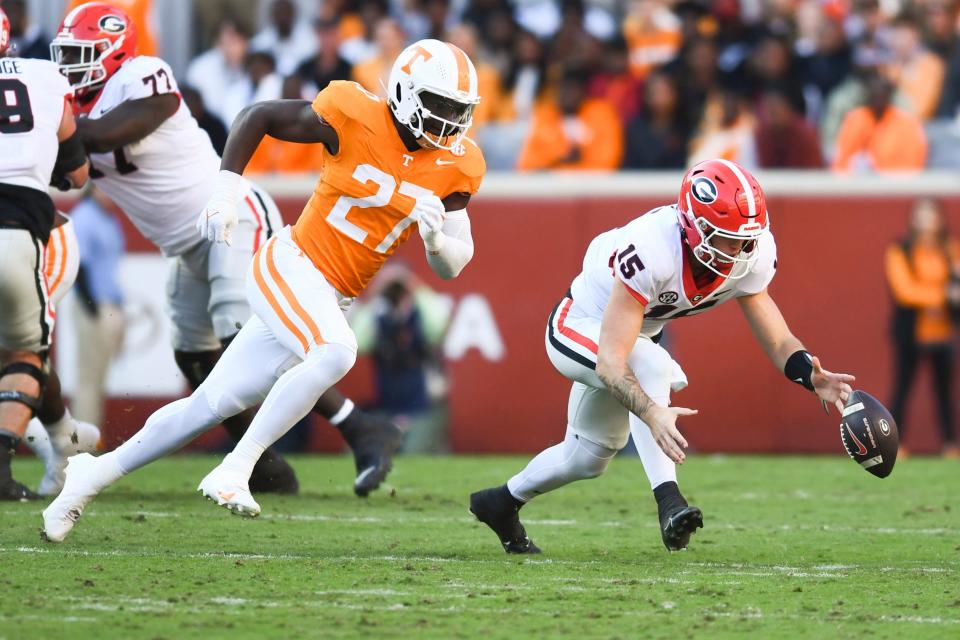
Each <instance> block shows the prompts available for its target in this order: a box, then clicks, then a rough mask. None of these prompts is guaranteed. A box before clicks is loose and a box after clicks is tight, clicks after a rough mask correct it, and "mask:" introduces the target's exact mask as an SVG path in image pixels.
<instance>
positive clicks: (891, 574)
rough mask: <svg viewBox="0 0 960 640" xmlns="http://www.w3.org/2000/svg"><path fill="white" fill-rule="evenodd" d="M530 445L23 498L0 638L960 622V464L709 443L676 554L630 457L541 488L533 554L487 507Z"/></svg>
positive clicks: (612, 631)
mask: <svg viewBox="0 0 960 640" xmlns="http://www.w3.org/2000/svg"><path fill="white" fill-rule="evenodd" d="M525 460H526V459H525V458H506V457H470V458H467V457H459V458H454V457H446V458H403V459H401V460H399V461H398V465H397V469H396V470H395V472H394V473H393V475H392V476H391V477H390V483H391V485H392V487H393V489H392V490H391V488H389V487H388V488H387V490H385V491H380V492H378V493H377V494H375V495H374V496H372V497H371V498H370V499H368V500H360V499H357V498H355V497H354V496H353V494H352V492H351V490H350V481H351V478H352V463H351V461H350V460H348V459H347V458H330V457H304V458H297V459H295V460H294V466H295V467H296V468H297V470H298V472H299V475H300V479H301V485H302V487H303V488H304V492H303V494H302V495H301V496H299V497H286V498H276V497H261V505H262V506H263V509H264V514H263V515H262V516H261V517H260V518H259V519H256V520H243V519H241V518H237V517H234V516H231V515H230V514H229V513H228V512H227V511H225V510H223V509H220V508H218V507H215V506H213V505H212V503H208V502H205V501H203V500H202V499H201V498H199V497H198V496H197V494H195V493H193V490H194V488H195V487H196V484H197V482H198V481H199V479H200V478H202V477H203V475H204V474H205V473H206V471H207V470H208V469H209V468H211V467H212V466H213V465H214V464H215V463H214V459H213V458H208V457H192V456H190V457H178V458H173V459H170V460H165V461H161V462H159V463H157V464H155V465H153V466H152V467H148V468H147V469H144V470H142V471H140V472H138V473H136V474H134V475H133V476H132V477H130V478H127V479H126V480H124V481H123V482H121V483H120V484H119V485H117V486H116V487H114V488H112V489H111V490H110V491H108V492H107V493H105V494H104V495H102V496H101V497H100V498H99V499H98V500H97V501H95V502H94V503H93V504H92V505H91V506H90V507H88V510H87V513H86V514H85V515H84V517H83V519H82V520H81V522H80V524H79V525H78V526H77V528H76V529H75V530H74V532H73V534H72V535H71V537H70V538H68V539H67V541H66V542H65V543H64V544H62V545H59V546H57V545H50V544H46V543H42V542H41V541H40V538H39V535H38V531H39V525H40V511H41V509H42V507H43V505H40V504H8V503H2V504H0V511H2V513H3V517H2V519H0V590H2V592H3V594H4V597H3V599H2V604H0V638H10V639H12V638H24V639H31V640H32V639H40V638H98V639H101V638H134V637H143V638H170V639H174V638H205V639H210V638H221V637H229V638H232V639H237V638H267V637H277V638H318V637H322V638H341V637H343V638H346V637H364V638H388V637H390V638H393V637H406V638H410V639H413V638H418V639H419V638H480V637H483V638H551V637H567V638H588V637H589V638H594V637H596V638H678V637H690V636H702V637H709V638H711V639H713V638H726V637H745V636H751V637H758V638H774V637H776V638H785V637H789V638H831V637H843V638H850V637H865V638H866V637H871V638H875V637H883V638H887V637H889V638H894V637H896V638H901V639H913V638H938V639H942V638H960V505H958V501H957V499H956V498H957V494H958V490H960V464H957V463H955V462H952V463H951V462H945V461H941V460H933V459H930V460H924V459H909V460H906V461H903V462H902V463H900V464H899V466H898V468H897V469H896V470H895V472H894V473H893V475H892V476H891V477H890V478H888V479H886V480H878V479H876V478H874V477H872V476H869V475H868V474H866V473H864V472H863V471H861V470H860V469H859V468H857V467H856V466H855V465H854V464H853V463H851V462H850V461H849V460H847V459H845V458H844V457H841V456H839V455H838V456H835V457H832V458H829V459H827V458H760V457H694V458H693V459H691V460H690V461H689V462H688V463H687V464H686V465H685V467H684V469H683V470H682V471H683V472H682V476H681V481H682V486H683V487H684V488H685V490H686V493H687V496H688V498H690V499H691V501H692V502H694V503H695V504H698V505H699V506H700V507H701V508H702V509H703V511H704V514H705V517H706V528H705V529H704V530H701V531H700V532H699V533H698V534H697V535H695V536H694V538H693V542H692V544H691V547H690V549H689V550H688V551H686V552H683V553H675V554H669V553H667V552H666V551H665V550H664V549H663V547H662V544H661V542H660V538H659V534H658V531H657V528H656V526H657V525H656V520H655V514H656V508H655V505H654V501H653V497H652V495H651V494H650V492H649V490H648V488H647V485H646V480H645V478H644V476H643V472H642V469H641V467H640V465H639V463H638V462H637V461H636V459H631V458H620V459H618V460H616V461H615V463H614V464H613V465H612V466H611V468H610V470H609V472H608V473H607V474H606V475H605V476H603V477H602V478H599V479H596V480H592V481H588V482H581V483H578V484H576V485H572V486H569V487H566V488H564V489H562V490H560V491H558V492H556V493H554V494H550V495H548V496H545V497H542V498H539V499H538V500H536V501H534V503H532V504H531V505H529V506H527V507H526V508H525V509H524V511H523V515H524V516H525V521H526V524H527V529H528V532H529V533H530V535H531V537H532V538H533V539H534V540H535V541H536V542H537V543H538V544H539V545H540V546H541V547H543V549H544V554H543V555H541V556H535V557H532V558H517V557H510V556H507V555H506V554H504V553H503V552H502V551H501V549H500V546H499V544H498V542H497V540H496V538H495V537H494V535H493V534H492V533H491V532H490V531H489V530H487V529H486V528H485V527H483V526H482V525H480V524H479V523H477V522H476V521H474V520H473V519H472V518H470V517H469V514H468V513H467V506H466V504H467V496H468V494H469V493H470V492H471V491H472V490H474V489H477V488H482V487H486V486H490V485H494V484H498V483H500V482H502V481H503V480H504V479H505V478H506V477H507V476H508V475H510V474H511V473H513V472H514V471H516V470H517V469H519V468H520V466H521V465H522V464H523V463H524V462H525ZM16 468H17V470H18V475H19V476H20V478H21V479H22V480H24V481H27V480H29V481H30V482H35V481H36V480H37V479H39V475H40V471H41V470H40V467H39V465H38V464H36V463H35V462H32V461H29V460H18V461H17V462H16Z"/></svg>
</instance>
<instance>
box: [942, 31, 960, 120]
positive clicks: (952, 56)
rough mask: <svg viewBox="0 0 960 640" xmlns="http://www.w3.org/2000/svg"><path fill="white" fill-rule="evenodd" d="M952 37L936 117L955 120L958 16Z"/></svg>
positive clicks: (959, 106)
mask: <svg viewBox="0 0 960 640" xmlns="http://www.w3.org/2000/svg"><path fill="white" fill-rule="evenodd" d="M954 29H955V31H954V37H953V41H952V45H951V47H950V51H949V53H948V57H947V70H946V77H945V78H944V81H943V90H942V91H941V92H940V105H939V106H938V107H937V116H939V117H940V118H957V117H958V116H960V37H958V36H960V14H958V15H957V19H956V23H955V25H954Z"/></svg>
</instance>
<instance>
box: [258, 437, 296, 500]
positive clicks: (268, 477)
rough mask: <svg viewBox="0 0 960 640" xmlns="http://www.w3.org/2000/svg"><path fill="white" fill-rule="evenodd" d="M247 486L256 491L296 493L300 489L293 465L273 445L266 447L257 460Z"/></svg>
mask: <svg viewBox="0 0 960 640" xmlns="http://www.w3.org/2000/svg"><path fill="white" fill-rule="evenodd" d="M247 486H248V487H249V488H250V491H256V492H257V493H278V494H286V495H296V494H297V492H298V491H300V482H299V481H298V480H297V474H296V473H295V472H294V470H293V467H291V466H290V463H289V462H287V461H286V460H284V459H283V457H282V456H281V455H280V453H279V452H278V451H276V450H275V449H274V448H273V447H268V448H267V450H266V451H264V452H263V455H262V456H260V459H259V460H257V464H256V465H254V467H253V472H252V473H251V474H250V479H249V480H248V481H247Z"/></svg>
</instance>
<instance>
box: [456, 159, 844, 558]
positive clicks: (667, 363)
mask: <svg viewBox="0 0 960 640" xmlns="http://www.w3.org/2000/svg"><path fill="white" fill-rule="evenodd" d="M776 269H777V246H776V243H775V242H774V240H773V234H771V233H770V223H769V218H768V216H767V203H766V198H765V197H764V195H763V190H762V189H761V188H760V184H759V183H758V182H757V180H756V179H755V178H754V177H753V176H752V175H750V173H749V172H747V171H746V170H745V169H744V168H743V167H741V166H739V165H737V164H735V163H733V162H729V161H727V160H708V161H706V162H701V163H700V164H698V165H696V166H694V167H692V168H691V169H690V170H689V171H688V172H687V174H686V175H685V176H684V178H683V182H682V183H681V186H680V197H679V199H678V201H677V203H676V204H675V205H668V206H663V207H658V208H656V209H654V210H652V211H650V212H649V213H647V214H645V215H643V216H641V217H639V218H637V219H635V220H633V221H631V222H630V223H628V224H626V225H624V226H623V227H620V228H618V229H612V230H610V231H607V232H605V233H602V234H600V235H599V236H597V237H596V238H594V239H593V241H592V242H591V243H590V246H589V247H588V248H587V254H586V256H584V259H583V271H582V272H581V273H580V275H579V276H577V277H576V278H575V279H574V280H573V283H572V284H571V285H570V291H569V292H568V293H567V295H566V297H565V298H563V299H562V300H561V301H560V303H559V304H558V305H557V307H556V309H554V311H553V313H552V314H551V315H550V321H549V323H548V325H547V331H546V346H547V355H548V356H549V358H550V362H551V363H552V364H553V366H554V367H556V369H557V371H559V372H560V374H561V375H563V376H564V377H566V378H567V379H569V380H570V381H571V382H572V383H573V384H572V386H571V389H570V396H569V400H568V403H567V432H566V436H565V437H564V439H563V442H561V443H559V444H557V445H554V446H553V447H550V448H549V449H546V450H545V451H543V452H541V453H540V454H539V455H537V456H536V457H535V458H534V459H533V460H531V461H530V463H529V464H527V466H526V468H524V469H523V470H522V471H520V473H518V474H517V475H515V476H513V477H512V478H510V479H509V480H508V481H507V483H506V484H504V485H501V486H500V487H494V488H491V489H484V490H482V491H477V492H476V493H474V494H473V495H471V496H470V510H471V511H472V512H473V514H474V515H476V516H477V518H478V519H479V520H480V521H481V522H483V523H485V524H486V525H487V526H489V527H490V528H491V529H493V531H494V533H496V534H497V537H498V538H500V543H501V544H502V545H503V548H504V550H505V551H506V552H507V553H539V552H540V550H539V549H538V548H537V546H536V545H535V544H534V543H533V542H532V541H531V540H530V538H528V537H527V534H526V530H525V529H524V527H523V525H522V524H521V523H520V518H519V516H518V512H519V511H520V508H521V507H523V505H524V504H526V503H527V502H529V501H530V500H532V499H533V498H534V497H536V496H539V495H541V494H544V493H547V492H548V491H553V490H554V489H558V488H560V487H562V486H563V485H565V484H569V483H571V482H575V481H577V480H584V479H587V478H595V477H597V476H599V475H600V474H602V473H603V472H604V471H606V469H607V465H609V464H610V460H612V459H613V456H615V455H616V454H617V451H619V450H620V449H622V448H623V447H624V446H625V445H626V444H627V439H628V438H629V437H630V435H631V434H632V435H633V442H634V444H635V445H636V447H637V451H638V452H639V454H640V460H641V461H642V462H643V468H644V470H645V471H646V473H647V478H648V479H649V481H650V486H651V488H652V489H653V494H654V497H655V498H656V500H657V507H658V510H659V518H660V534H661V538H662V539H663V543H664V545H665V546H666V547H667V549H669V550H671V551H676V550H679V549H684V548H686V547H687V544H688V542H689V540H690V535H691V534H692V533H693V532H694V531H695V530H696V529H697V528H699V527H702V526H703V514H702V513H701V512H700V509H698V508H697V507H694V506H690V505H688V504H687V501H686V500H685V499H684V497H683V495H682V494H681V493H680V489H679V487H678V485H677V470H676V466H675V465H676V464H680V463H682V462H683V461H684V458H685V454H684V452H683V449H685V448H686V446H687V442H686V440H685V439H684V438H683V436H682V435H681V434H680V432H679V431H678V430H677V427H676V422H677V419H678V418H679V417H680V416H688V415H692V414H695V413H696V411H693V410H691V409H685V408H681V407H671V406H670V393H671V391H679V390H680V389H683V388H684V387H686V386H687V378H686V376H685V375H684V373H683V370H682V369H681V368H680V365H678V364H677V363H676V362H675V361H674V360H673V358H671V357H670V354H669V353H667V351H666V350H665V349H664V348H663V347H661V346H660V345H659V344H658V343H659V342H660V335H661V332H662V331H663V327H664V326H665V325H666V324H667V323H668V322H670V321H671V320H674V319H676V318H683V317H686V316H692V315H696V314H700V313H705V312H706V311H707V310H709V309H712V308H715V307H716V306H717V305H719V304H721V303H723V302H727V301H729V300H736V301H737V302H738V303H739V305H740V309H741V310H742V311H743V315H744V316H745V317H746V319H747V322H748V323H749V324H750V327H751V329H753V333H754V335H755V336H756V338H757V342H759V343H760V346H761V347H763V350H764V351H765V352H766V354H767V356H769V358H770V360H771V361H772V362H773V364H774V366H776V367H777V368H778V369H780V370H781V371H783V372H784V374H785V375H786V376H787V379H789V380H791V381H793V382H796V383H798V384H800V385H802V386H804V387H806V388H807V389H809V390H810V391H813V392H815V393H816V394H817V396H819V398H820V399H821V400H822V401H823V402H824V407H826V403H828V402H829V403H832V404H834V405H835V406H836V407H837V410H838V411H840V412H841V413H842V412H843V405H844V402H845V401H846V400H847V398H848V397H849V395H850V393H851V391H852V389H851V388H850V382H853V380H854V378H853V376H850V375H847V374H842V373H830V372H829V371H825V370H824V369H822V368H821V367H820V362H819V360H817V358H814V357H812V356H811V355H810V354H809V353H807V351H806V350H805V349H804V348H803V344H801V342H800V341H799V340H798V339H797V338H795V337H794V336H793V334H792V333H790V329H789V327H788V326H787V323H786V321H785V320H784V319H783V316H782V315H781V314H780V310H779V308H778V307H777V305H776V303H775V302H774V301H773V298H771V297H770V294H769V293H767V286H768V285H769V284H770V281H771V280H773V276H774V274H775V273H776Z"/></svg>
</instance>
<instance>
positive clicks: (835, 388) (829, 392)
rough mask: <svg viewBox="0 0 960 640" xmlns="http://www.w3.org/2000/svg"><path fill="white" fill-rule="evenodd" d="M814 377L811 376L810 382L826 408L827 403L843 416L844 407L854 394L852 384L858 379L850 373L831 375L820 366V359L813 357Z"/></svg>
mask: <svg viewBox="0 0 960 640" xmlns="http://www.w3.org/2000/svg"><path fill="white" fill-rule="evenodd" d="M812 364H813V375H811V376H810V382H811V383H812V384H813V389H814V391H816V393H817V396H819V397H820V399H821V400H822V401H823V403H824V406H826V404H827V403H830V404H832V405H833V406H835V407H836V408H837V411H839V412H840V413H841V414H842V413H843V406H844V405H845V404H846V403H847V400H848V399H849V398H850V394H851V393H853V388H852V387H851V386H850V383H851V382H853V381H854V380H856V378H855V377H854V376H852V375H850V374H848V373H831V372H830V371H827V370H826V369H824V368H823V367H822V366H821V365H820V359H819V358H817V357H816V356H814V357H813V361H812Z"/></svg>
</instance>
